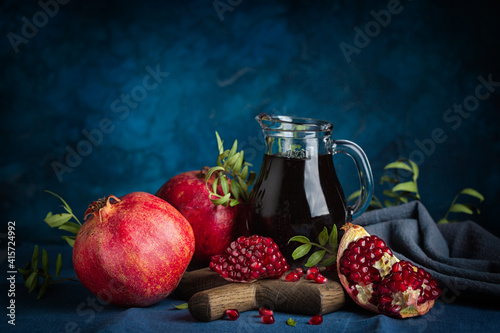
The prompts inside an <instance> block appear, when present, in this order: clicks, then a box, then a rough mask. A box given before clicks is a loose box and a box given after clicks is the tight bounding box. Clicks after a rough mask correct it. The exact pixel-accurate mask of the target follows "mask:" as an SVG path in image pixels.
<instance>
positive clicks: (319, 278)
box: [314, 273, 328, 283]
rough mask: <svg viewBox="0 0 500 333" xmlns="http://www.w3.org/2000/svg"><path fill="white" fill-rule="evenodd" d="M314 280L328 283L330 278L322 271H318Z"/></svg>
mask: <svg viewBox="0 0 500 333" xmlns="http://www.w3.org/2000/svg"><path fill="white" fill-rule="evenodd" d="M314 282H316V283H327V282H328V279H327V278H326V277H324V276H323V275H322V274H321V273H318V275H316V277H315V278H314Z"/></svg>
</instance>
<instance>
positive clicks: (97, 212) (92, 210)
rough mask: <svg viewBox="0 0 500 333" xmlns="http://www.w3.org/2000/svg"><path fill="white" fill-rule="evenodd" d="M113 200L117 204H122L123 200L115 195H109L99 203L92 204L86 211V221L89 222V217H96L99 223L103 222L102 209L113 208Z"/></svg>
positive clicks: (98, 201)
mask: <svg viewBox="0 0 500 333" xmlns="http://www.w3.org/2000/svg"><path fill="white" fill-rule="evenodd" d="M111 199H114V200H115V201H116V202H120V201H121V200H120V199H119V198H117V197H116V196H114V195H108V196H107V197H106V198H101V199H99V200H97V201H94V202H92V203H91V204H90V205H89V208H87V210H86V211H85V214H84V216H83V219H84V220H87V217H88V216H89V215H92V214H93V215H94V216H95V217H96V218H97V219H98V220H99V221H101V209H103V208H104V207H111V205H112V203H111Z"/></svg>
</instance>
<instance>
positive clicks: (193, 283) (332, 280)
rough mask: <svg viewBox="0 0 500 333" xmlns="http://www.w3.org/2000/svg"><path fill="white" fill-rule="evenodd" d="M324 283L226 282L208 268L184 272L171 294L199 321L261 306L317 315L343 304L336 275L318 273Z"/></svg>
mask: <svg viewBox="0 0 500 333" xmlns="http://www.w3.org/2000/svg"><path fill="white" fill-rule="evenodd" d="M322 274H323V275H325V276H326V277H327V278H328V282H327V283H324V284H319V283H315V282H314V281H310V280H306V279H304V278H301V279H300V280H299V281H297V282H287V281H286V280H285V278H284V276H283V277H282V278H281V279H264V280H258V281H256V282H253V283H236V282H228V281H226V280H224V279H223V278H222V277H220V276H219V275H218V274H217V273H215V272H213V271H211V270H210V269H209V268H203V269H199V270H196V271H191V272H186V273H185V274H184V276H183V278H182V280H181V282H180V283H179V285H178V287H177V289H176V290H175V292H174V295H175V296H176V297H178V298H180V299H183V300H189V301H188V308H189V312H190V313H191V315H192V316H193V317H194V318H195V319H197V320H200V321H212V320H216V319H221V318H223V317H224V316H225V311H226V310H227V309H237V310H238V311H239V312H240V313H241V312H244V311H249V310H257V309H259V308H260V307H262V306H264V307H266V308H268V309H272V310H274V311H280V312H287V313H294V314H304V315H311V316H313V315H317V314H326V313H330V312H333V311H336V310H338V309H340V308H341V307H342V306H343V305H344V303H345V295H344V290H343V288H342V286H341V285H340V283H339V282H338V277H337V274H336V272H326V271H325V272H322Z"/></svg>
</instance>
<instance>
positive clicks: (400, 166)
mask: <svg viewBox="0 0 500 333" xmlns="http://www.w3.org/2000/svg"><path fill="white" fill-rule="evenodd" d="M387 169H404V170H407V171H410V172H411V173H413V169H412V168H411V167H410V166H409V165H408V164H406V163H404V162H401V161H396V162H392V163H389V164H387V165H386V166H385V167H384V170H387Z"/></svg>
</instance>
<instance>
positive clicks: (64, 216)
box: [44, 190, 82, 247]
mask: <svg viewBox="0 0 500 333" xmlns="http://www.w3.org/2000/svg"><path fill="white" fill-rule="evenodd" d="M45 192H47V193H50V194H52V195H53V196H55V197H56V198H59V200H61V201H62V202H63V205H61V207H63V208H64V210H65V211H66V213H59V214H52V212H48V213H47V216H45V219H44V221H45V222H46V223H47V224H48V225H49V226H50V227H51V228H58V229H61V230H65V231H68V232H70V233H72V234H73V236H62V237H61V238H62V239H64V240H65V241H66V242H68V244H69V245H70V246H71V247H73V245H75V239H76V235H77V234H78V231H79V230H80V227H81V226H82V224H81V223H80V220H78V218H77V217H76V216H75V214H73V211H72V210H71V207H70V206H69V205H68V204H67V203H66V201H64V199H63V198H61V197H60V196H58V195H57V194H55V193H53V192H51V191H47V190H45ZM71 219H74V220H75V221H76V223H74V222H71V221H70V220H71Z"/></svg>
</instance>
